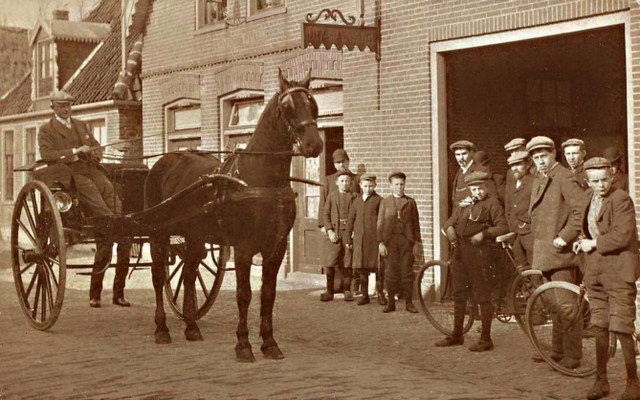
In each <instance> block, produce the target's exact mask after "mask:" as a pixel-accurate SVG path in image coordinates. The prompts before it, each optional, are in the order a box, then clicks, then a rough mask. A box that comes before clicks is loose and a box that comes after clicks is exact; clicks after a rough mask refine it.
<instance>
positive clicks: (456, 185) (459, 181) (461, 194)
mask: <svg viewBox="0 0 640 400" xmlns="http://www.w3.org/2000/svg"><path fill="white" fill-rule="evenodd" d="M474 171H483V172H486V173H488V174H489V175H490V176H491V180H490V181H489V182H488V186H487V188H488V191H489V193H490V194H491V195H492V196H493V197H497V198H498V199H502V195H501V193H498V189H497V188H496V184H497V183H496V181H494V177H493V173H492V172H491V168H488V167H486V166H482V165H479V164H476V163H475V162H473V163H472V164H471V165H470V166H469V168H468V169H467V172H466V173H462V169H460V168H458V171H457V172H456V176H455V178H453V187H452V189H451V201H452V203H453V204H452V208H457V205H458V203H459V202H460V201H461V200H464V199H465V198H467V197H469V196H471V191H470V190H469V188H468V187H467V185H466V184H465V183H464V177H465V175H468V174H470V173H471V172H474Z"/></svg>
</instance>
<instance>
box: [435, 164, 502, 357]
mask: <svg viewBox="0 0 640 400" xmlns="http://www.w3.org/2000/svg"><path fill="white" fill-rule="evenodd" d="M490 178H491V176H490V175H489V174H488V173H486V172H484V171H474V172H471V173H469V174H468V175H466V176H465V177H464V181H465V183H466V184H467V186H468V188H469V190H470V192H471V200H472V203H471V204H470V205H469V206H467V207H464V208H461V207H456V208H455V209H454V211H453V214H452V215H451V217H450V218H449V219H448V220H447V222H446V223H445V226H444V229H445V232H446V235H447V238H448V239H449V241H450V242H451V243H452V244H453V245H454V246H455V247H456V250H455V251H454V252H453V256H452V257H453V258H452V260H451V268H452V272H453V274H452V275H453V276H454V279H453V294H452V297H453V300H454V315H453V318H454V319H453V334H452V335H451V336H447V337H445V338H444V339H442V340H440V341H438V342H436V346H438V347H449V346H456V345H461V344H464V336H463V334H462V327H463V324H464V314H465V311H466V307H467V300H468V298H469V295H470V294H471V293H470V291H471V292H472V293H473V298H474V299H475V301H476V302H477V303H478V304H479V305H480V314H481V317H482V318H481V320H482V332H481V334H480V340H479V341H478V343H476V344H474V345H472V346H470V347H469V350H470V351H476V352H480V351H487V350H492V349H493V341H492V340H491V321H492V319H493V311H494V310H493V304H492V303H491V287H492V280H493V279H492V278H493V272H492V271H491V266H492V265H495V260H494V257H492V256H493V255H494V254H495V252H494V249H492V248H491V244H490V242H492V241H493V240H494V239H495V238H496V237H497V236H499V235H502V234H505V233H507V232H508V231H509V228H508V226H507V221H506V219H505V216H504V209H503V208H502V204H500V202H499V201H498V199H496V198H495V197H493V196H490V195H489V194H488V190H487V182H488V180H489V179H490Z"/></svg>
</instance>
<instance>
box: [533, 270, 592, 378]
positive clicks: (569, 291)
mask: <svg viewBox="0 0 640 400" xmlns="http://www.w3.org/2000/svg"><path fill="white" fill-rule="evenodd" d="M558 299H562V300H563V302H564V304H565V305H564V306H559V305H558ZM568 304H570V306H567V305H568ZM589 318H590V313H589V302H588V299H587V297H586V294H585V295H584V296H582V298H581V294H580V288H579V287H578V286H576V285H574V284H572V283H569V282H562V281H555V282H547V283H545V284H543V285H541V286H540V287H538V288H537V289H536V290H535V291H534V292H533V294H532V295H531V298H530V299H529V301H528V303H527V312H526V315H525V322H526V329H527V332H528V333H529V337H530V338H531V342H532V343H533V347H535V349H536V351H537V352H538V354H540V356H541V357H542V358H543V359H544V360H545V361H546V362H547V363H548V364H549V365H550V366H551V367H552V368H553V369H555V370H556V371H559V372H561V373H563V374H565V375H568V376H575V377H585V376H589V375H592V374H594V373H595V372H596V344H595V335H593V333H592V332H591V331H589V330H588V329H582V335H581V350H582V358H581V359H580V365H579V366H578V367H576V368H568V367H566V366H563V365H561V364H560V363H559V361H560V360H557V358H556V359H554V357H556V356H557V355H558V353H560V352H561V351H562V350H561V346H558V349H557V350H559V351H558V352H557V353H554V352H553V326H554V321H555V323H556V324H557V325H556V326H557V328H556V329H557V331H558V332H557V334H559V333H562V332H568V331H571V330H572V329H574V328H577V329H580V327H584V326H586V325H587V323H588V321H589Z"/></svg>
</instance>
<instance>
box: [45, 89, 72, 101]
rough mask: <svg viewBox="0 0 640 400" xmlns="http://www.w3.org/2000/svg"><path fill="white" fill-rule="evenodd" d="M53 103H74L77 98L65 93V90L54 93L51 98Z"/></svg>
mask: <svg viewBox="0 0 640 400" xmlns="http://www.w3.org/2000/svg"><path fill="white" fill-rule="evenodd" d="M49 99H50V100H51V102H52V103H73V102H74V101H76V98H75V97H73V96H72V95H70V94H69V93H67V92H65V91H64V90H60V91H56V92H52V93H51V96H50V97H49Z"/></svg>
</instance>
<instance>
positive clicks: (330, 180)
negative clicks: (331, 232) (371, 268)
mask: <svg viewBox="0 0 640 400" xmlns="http://www.w3.org/2000/svg"><path fill="white" fill-rule="evenodd" d="M331 159H332V160H333V166H334V167H335V169H336V172H334V173H333V174H331V175H329V176H327V177H326V179H325V185H324V187H323V188H322V189H321V190H320V205H319V206H318V228H320V232H321V233H322V235H325V236H326V235H327V231H326V229H325V226H324V221H323V220H322V212H323V210H324V207H325V201H326V199H327V197H329V194H331V193H333V192H335V191H337V190H338V186H337V185H336V179H337V178H338V175H339V174H340V173H342V172H347V173H348V174H349V176H351V189H350V191H351V193H356V194H359V193H360V181H359V179H358V175H356V174H354V173H353V172H351V171H350V170H349V162H350V160H349V154H347V152H346V151H345V150H344V149H337V150H335V151H334V152H333V154H332V155H331ZM324 257H325V254H323V258H324ZM325 261H326V260H324V259H323V265H324V264H326V262H325ZM325 273H326V271H325ZM336 283H337V284H338V285H341V284H342V283H341V282H340V281H338V282H336ZM350 290H351V291H352V292H353V293H355V294H356V295H357V294H359V292H360V276H356V277H355V279H352V280H351V288H350Z"/></svg>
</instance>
